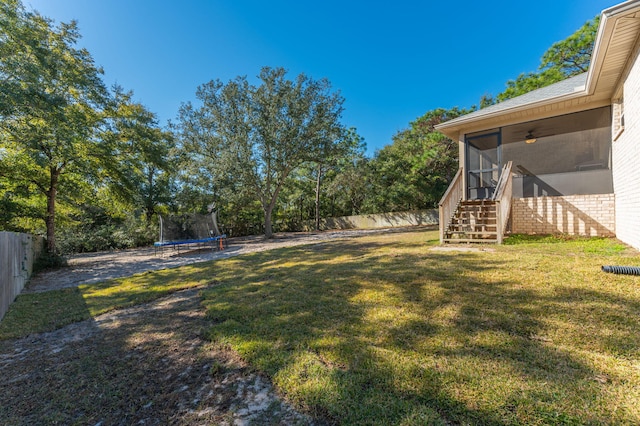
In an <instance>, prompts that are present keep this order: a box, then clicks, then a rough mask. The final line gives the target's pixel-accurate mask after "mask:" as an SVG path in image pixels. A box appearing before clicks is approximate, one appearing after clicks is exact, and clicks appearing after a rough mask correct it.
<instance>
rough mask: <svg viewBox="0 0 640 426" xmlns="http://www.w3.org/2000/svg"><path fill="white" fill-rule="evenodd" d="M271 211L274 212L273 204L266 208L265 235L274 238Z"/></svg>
mask: <svg viewBox="0 0 640 426" xmlns="http://www.w3.org/2000/svg"><path fill="white" fill-rule="evenodd" d="M271 213H273V207H272V206H271V204H270V205H269V206H267V208H265V209H264V237H265V238H267V239H271V238H273V226H272V225H271Z"/></svg>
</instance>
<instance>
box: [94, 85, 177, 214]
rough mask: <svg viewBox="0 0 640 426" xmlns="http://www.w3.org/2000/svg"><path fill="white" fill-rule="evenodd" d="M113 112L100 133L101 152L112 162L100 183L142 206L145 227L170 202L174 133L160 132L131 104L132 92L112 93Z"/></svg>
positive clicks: (149, 116)
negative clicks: (164, 204)
mask: <svg viewBox="0 0 640 426" xmlns="http://www.w3.org/2000/svg"><path fill="white" fill-rule="evenodd" d="M114 92H115V105H116V110H115V112H114V115H113V117H112V118H111V120H109V126H108V127H107V128H106V129H105V130H104V131H103V132H102V133H101V135H100V137H101V139H102V141H103V146H102V148H103V151H107V152H108V156H109V157H110V158H112V161H109V162H106V163H104V164H103V165H102V167H103V173H102V175H103V176H102V179H101V180H102V181H103V182H105V183H106V184H107V185H108V187H109V188H110V190H111V191H112V192H113V193H114V194H115V195H117V196H118V197H119V198H120V199H121V200H122V201H124V202H126V203H128V204H129V205H131V207H134V208H137V207H141V208H142V210H143V212H144V216H145V219H146V221H147V224H149V223H150V222H151V219H152V217H153V216H154V215H155V214H156V208H157V207H158V205H160V204H163V203H169V202H170V201H171V181H172V179H173V173H172V172H171V170H172V169H173V166H174V164H173V158H172V151H173V149H174V138H173V133H172V132H169V131H163V130H162V129H161V128H160V127H159V126H158V120H157V118H156V116H155V114H153V113H152V112H150V111H149V110H148V109H147V108H145V107H144V106H143V105H141V104H139V103H135V102H132V101H131V98H132V96H133V93H131V92H128V93H127V92H124V91H123V90H122V88H120V87H116V88H115V90H114Z"/></svg>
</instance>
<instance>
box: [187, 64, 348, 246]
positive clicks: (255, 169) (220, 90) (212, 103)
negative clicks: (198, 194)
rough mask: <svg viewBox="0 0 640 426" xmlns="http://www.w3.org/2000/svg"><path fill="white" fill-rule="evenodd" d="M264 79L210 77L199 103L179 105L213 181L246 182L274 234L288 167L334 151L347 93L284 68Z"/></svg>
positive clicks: (291, 168) (267, 231) (191, 139)
mask: <svg viewBox="0 0 640 426" xmlns="http://www.w3.org/2000/svg"><path fill="white" fill-rule="evenodd" d="M259 80H260V85H258V86H253V85H250V84H249V83H248V81H247V79H246V77H238V78H236V79H235V80H233V81H230V82H229V83H227V84H224V83H222V82H220V81H219V80H217V81H211V82H209V83H207V84H205V85H203V86H201V87H200V88H199V89H198V92H197V93H196V96H197V97H198V99H199V100H200V101H201V102H202V106H201V107H200V108H194V107H193V106H192V105H191V104H186V105H184V106H183V107H182V108H181V112H180V126H179V127H180V133H181V135H182V139H183V141H184V142H183V145H184V146H185V147H191V148H192V149H193V152H194V153H196V157H194V161H198V158H197V157H200V158H201V159H206V160H207V161H209V162H211V165H205V164H201V163H200V164H201V166H203V167H205V166H206V167H207V168H208V169H209V170H211V171H212V174H211V175H212V177H213V178H214V179H215V180H216V183H218V184H221V183H223V182H225V181H228V180H229V179H233V180H234V181H236V182H238V183H241V186H242V187H243V188H244V189H245V190H248V191H250V192H251V193H252V194H253V195H254V196H255V197H256V198H257V199H258V200H259V201H260V204H261V205H262V210H263V212H264V233H265V236H266V237H267V238H271V237H272V236H273V226H272V214H273V211H274V208H275V206H276V202H277V200H278V195H279V193H280V191H281V190H282V188H283V185H284V184H285V182H286V181H287V179H288V178H289V176H290V174H291V173H292V172H293V171H294V170H295V169H296V168H298V167H299V166H301V165H302V164H304V163H306V162H319V161H321V160H322V158H324V157H326V156H327V155H329V154H330V153H331V152H332V150H333V149H334V147H335V145H336V144H337V143H338V141H340V140H341V138H342V135H343V133H344V127H343V126H342V124H341V123H340V116H341V113H342V104H343V102H344V99H343V98H342V97H341V96H340V95H339V94H338V93H335V92H332V91H331V84H330V83H329V81H328V80H326V79H322V80H313V79H311V78H310V77H307V76H306V75H304V74H300V75H299V76H297V77H296V79H295V80H288V79H287V78H286V71H285V70H284V69H283V68H269V67H265V68H263V69H262V71H261V72H260V75H259Z"/></svg>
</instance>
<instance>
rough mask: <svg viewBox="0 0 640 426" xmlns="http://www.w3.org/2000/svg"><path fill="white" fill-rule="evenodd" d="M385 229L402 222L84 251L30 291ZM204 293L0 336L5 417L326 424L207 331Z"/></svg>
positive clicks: (18, 421)
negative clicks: (198, 244)
mask: <svg viewBox="0 0 640 426" xmlns="http://www.w3.org/2000/svg"><path fill="white" fill-rule="evenodd" d="M380 232H398V230H393V231H391V230H372V231H335V232H321V233H296V234H280V235H277V237H276V238H275V239H273V240H264V239H263V238H261V237H249V238H237V239H231V240H230V241H229V247H228V248H227V249H226V250H224V251H210V250H203V251H196V252H190V253H184V252H181V253H180V254H178V253H177V252H172V251H165V252H164V253H162V254H159V253H154V250H153V249H140V250H126V251H118V252H108V253H106V252H105V253H95V254H86V255H77V256H73V257H71V258H70V259H69V266H68V267H65V268H62V269H59V270H56V271H48V272H45V273H41V274H39V275H38V276H36V277H35V278H34V279H33V280H32V282H31V283H30V284H29V286H28V288H27V289H26V290H25V292H39V291H47V290H53V289H58V288H64V287H72V286H77V285H79V284H81V283H89V284H90V283H96V282H100V281H104V280H106V279H110V278H116V277H123V276H128V275H132V274H134V273H139V272H143V271H146V270H156V269H163V268H170V267H177V266H180V265H185V264H189V263H195V262H201V261H208V260H212V259H220V258H226V257H230V256H236V255H240V254H243V253H250V252H255V251H262V250H269V249H274V248H279V247H287V246H294V245H301V244H314V243H320V242H323V241H328V240H334V239H339V238H351V237H355V236H360V235H366V234H371V233H380ZM199 291H200V289H190V290H185V291H181V292H177V293H174V294H172V295H170V296H167V297H164V298H162V299H159V300H156V301H154V302H152V303H149V304H146V305H140V306H135V307H131V308H127V309H121V310H117V311H114V312H110V313H107V314H104V315H100V316H98V317H95V318H93V319H90V320H86V321H83V322H79V323H75V324H71V325H69V326H67V327H64V328H62V329H59V330H56V331H54V332H50V333H41V334H36V335H32V336H27V337H25V338H22V339H17V340H10V341H0V424H11V425H31V424H89V425H95V426H98V425H99V426H106V425H129V424H144V425H164V424H177V425H200V424H202V425H205V424H207V425H209V424H219V425H253V424H255V425H263V424H274V425H275V424H279V425H311V424H322V423H323V422H322V420H319V419H311V418H310V417H308V416H307V415H305V414H304V413H302V412H299V411H297V410H296V409H295V408H294V407H293V406H291V405H290V404H289V403H288V402H287V401H286V400H284V399H283V398H281V397H280V396H279V395H278V393H277V392H276V390H275V389H274V387H273V386H272V384H271V382H270V380H269V378H267V377H265V376H263V375H261V374H260V373H259V372H256V371H253V370H252V369H251V368H250V367H249V366H248V365H246V364H245V363H244V361H243V360H242V359H240V358H239V357H238V355H237V354H235V353H234V352H233V351H231V350H229V349H228V348H220V347H216V346H214V345H212V344H211V343H209V342H208V341H207V340H206V339H205V338H203V331H204V330H206V329H207V328H208V326H209V324H208V320H207V318H206V316H205V312H204V310H203V309H202V307H201V305H200V297H199Z"/></svg>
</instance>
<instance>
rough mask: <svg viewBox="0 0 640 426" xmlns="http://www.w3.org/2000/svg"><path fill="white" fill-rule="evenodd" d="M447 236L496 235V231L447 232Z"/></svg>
mask: <svg viewBox="0 0 640 426" xmlns="http://www.w3.org/2000/svg"><path fill="white" fill-rule="evenodd" d="M446 233H447V234H460V235H463V234H464V235H487V236H489V235H498V232H497V231H447V232H446Z"/></svg>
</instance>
